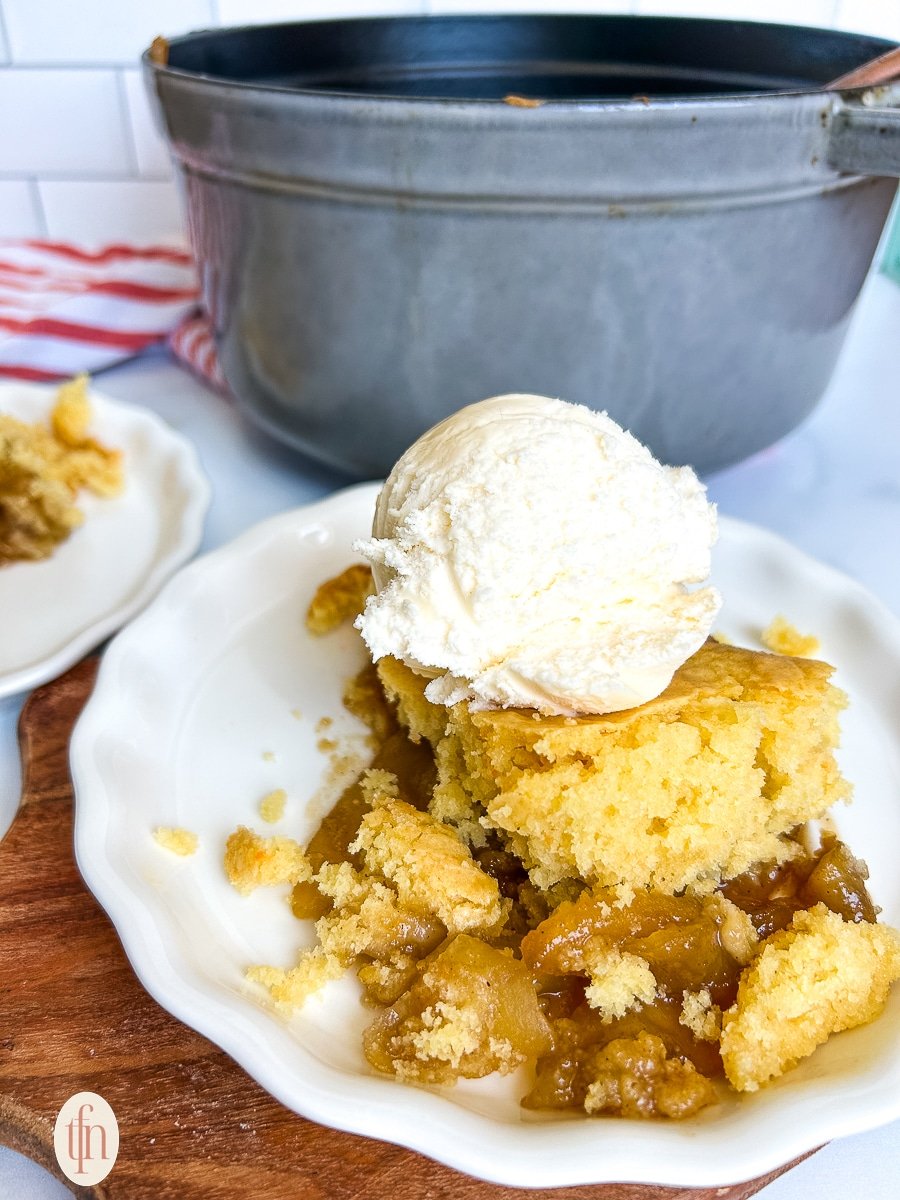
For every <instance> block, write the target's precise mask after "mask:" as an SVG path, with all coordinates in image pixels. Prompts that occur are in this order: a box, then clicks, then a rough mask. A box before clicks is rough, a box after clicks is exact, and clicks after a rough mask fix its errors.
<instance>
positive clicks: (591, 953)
mask: <svg viewBox="0 0 900 1200" xmlns="http://www.w3.org/2000/svg"><path fill="white" fill-rule="evenodd" d="M585 968H586V970H587V975H588V979H589V980H590V983H589V984H588V986H587V987H586V988H585V991H584V997H585V999H586V1000H587V1002H588V1004H589V1005H590V1006H591V1008H595V1009H597V1011H598V1012H599V1013H600V1015H601V1017H602V1019H603V1020H604V1021H612V1020H614V1019H615V1018H616V1017H623V1016H624V1015H625V1013H627V1012H628V1011H629V1009H632V1008H634V1006H635V1005H636V1004H639V1003H644V1004H649V1003H650V1002H651V1001H652V1000H653V998H654V996H655V995H656V979H655V977H654V975H653V972H652V971H651V970H650V964H649V963H648V962H647V961H646V960H645V959H643V958H639V957H638V955H636V954H629V953H628V952H627V951H625V952H623V951H621V950H617V949H616V948H614V947H608V946H603V945H602V944H600V945H597V946H596V948H594V947H593V946H591V944H590V943H588V946H587V947H586V948H585Z"/></svg>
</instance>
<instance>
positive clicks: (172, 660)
mask: <svg viewBox="0 0 900 1200" xmlns="http://www.w3.org/2000/svg"><path fill="white" fill-rule="evenodd" d="M375 495H376V489H375V487H373V486H372V485H365V486H362V487H358V488H353V489H350V490H348V491H345V492H342V493H339V494H337V495H335V496H333V497H331V498H329V499H327V500H325V501H322V502H321V503H319V504H316V505H313V506H311V507H309V508H305V509H300V510H297V511H294V512H290V513H286V514H284V515H282V516H279V517H275V518H274V519H272V520H269V521H266V522H265V523H264V524H262V525H259V526H257V527H256V528H255V529H253V530H251V531H250V532H249V533H247V534H245V535H244V536H242V537H241V538H239V539H238V540H237V541H235V542H234V543H232V544H231V545H229V546H227V547H225V548H224V549H222V550H219V551H217V552H215V553H214V554H211V555H208V556H207V557H205V558H203V559H200V560H198V561H197V562H196V563H194V564H192V565H191V566H189V567H187V568H186V569H185V570H183V571H182V572H181V573H180V574H179V575H178V576H177V577H176V578H175V579H173V580H172V581H171V582H170V583H169V585H168V586H167V587H166V589H165V590H164V591H163V592H162V594H161V595H160V596H159V598H158V599H157V600H156V601H155V603H154V604H153V605H152V606H151V607H150V608H149V609H148V610H147V611H146V612H145V613H144V614H142V616H141V617H139V618H138V619H137V620H136V621H135V622H134V623H133V624H132V625H131V626H129V628H128V629H126V630H125V631H124V632H123V633H121V634H120V635H119V637H118V638H117V639H116V640H115V641H114V642H113V644H112V645H111V646H110V648H109V649H108V651H107V653H106V656H105V658H104V660H103V664H102V667H101V671H100V677H99V680H98V683H97V687H96V690H95V692H94V695H93V697H92V698H91V700H90V702H89V703H88V706H87V708H86V709H85V712H84V715H83V716H82V717H81V719H80V721H79V723H78V726H77V728H76V731H75V734H74V737H73V741H72V770H73V776H74V780H75V791H76V798H77V806H76V822H75V844H76V853H77V857H78V863H79V866H80V868H81V871H82V874H83V875H84V877H85V879H86V880H87V882H88V885H89V886H90V888H91V889H92V891H93V892H94V894H95V895H96V896H97V898H98V899H99V901H100V902H101V904H102V905H103V906H104V907H105V909H106V911H107V912H108V913H109V915H110V917H111V918H112V920H113V922H114V923H115V925H116V927H117V929H118V931H119V934H120V936H121V938H122V941H123V943H124V945H125V949H126V951H127V953H128V956H129V958H130V959H131V962H132V964H133V966H134V968H135V970H136V972H137V973H138V975H139V976H140V978H141V980H142V982H143V983H144V985H145V987H146V988H147V990H148V991H149V992H150V993H151V994H152V995H153V996H154V997H155V998H156V999H157V1000H158V1001H159V1002H160V1003H161V1004H162V1005H163V1006H164V1007H166V1008H167V1009H169V1011H171V1012H172V1013H174V1014H175V1015H176V1016H177V1017H179V1018H181V1020H183V1021H185V1022H186V1023H187V1024H189V1025H191V1026H193V1027H194V1028H195V1029H197V1030H199V1031H200V1032H201V1033H203V1034H205V1035H206V1036H207V1037H209V1038H211V1039H212V1041H214V1042H216V1043H218V1045H220V1046H221V1047H222V1048H223V1049H224V1050H226V1051H227V1052H228V1053H229V1054H231V1055H232V1056H233V1057H234V1058H235V1059H236V1060H237V1061H238V1062H239V1063H240V1064H241V1065H242V1066H243V1067H244V1068H245V1069H246V1070H247V1071H248V1072H249V1074H250V1075H252V1076H253V1077H254V1078H255V1079H257V1080H258V1081H259V1082H260V1083H261V1084H262V1085H263V1086H264V1087H265V1088H267V1089H268V1090H269V1091H270V1092H271V1093H272V1094H273V1095H274V1096H276V1097H277V1098H278V1099H279V1100H281V1101H282V1102H283V1103H284V1104H286V1105H287V1106H288V1107H290V1108H292V1109H294V1110H295V1111H297V1112H299V1113H302V1114H303V1115H304V1116H307V1117H310V1118H312V1119H313V1120H316V1121H319V1122H321V1123H322V1124H324V1125H330V1126H334V1127H337V1128H341V1129H348V1130H352V1131H354V1132H356V1133H362V1134H368V1135H371V1136H374V1137H379V1138H384V1139H386V1140H388V1141H393V1142H398V1143H400V1144H402V1145H405V1146H409V1147H411V1148H413V1149H415V1150H419V1151H421V1152H422V1153H424V1154H427V1155H430V1156H431V1157H433V1158H436V1159H439V1160H441V1161H442V1162H445V1163H448V1164H450V1165H451V1166H454V1167H457V1168H459V1169H461V1170H463V1171H467V1172H469V1173H470V1174H472V1175H476V1176H480V1177H482V1178H484V1179H489V1180H495V1181H497V1182H502V1183H506V1184H510V1185H518V1186H525V1187H528V1186H531V1187H537V1186H550V1185H562V1184H580V1183H600V1182H607V1181H613V1180H621V1181H641V1182H650V1183H660V1184H671V1185H677V1184H697V1185H701V1184H705V1185H724V1184H729V1183H734V1182H737V1181H740V1180H744V1179H748V1178H751V1177H754V1176H756V1175H759V1174H762V1173H763V1172H765V1171H768V1170H770V1169H772V1168H774V1167H777V1166H779V1165H780V1164H782V1163H785V1162H787V1161H788V1160H790V1159H791V1158H792V1157H794V1156H795V1155H798V1154H800V1153H802V1152H804V1151H806V1150H809V1149H811V1148H813V1147H815V1146H818V1145H821V1143H823V1142H825V1141H828V1140H829V1139H830V1138H833V1137H836V1136H839V1135H841V1134H848V1133H853V1132H856V1131H859V1130H862V1129H866V1128H870V1127H873V1126H875V1125H878V1124H879V1123H883V1122H887V1121H890V1120H892V1119H893V1118H895V1117H897V1116H900V990H897V989H895V994H894V995H893V996H892V998H891V1001H890V1004H889V1006H888V1010H887V1012H886V1013H885V1014H884V1015H883V1016H882V1017H881V1018H880V1020H878V1021H877V1022H875V1023H873V1024H872V1025H869V1026H867V1027H865V1028H863V1029H858V1030H854V1031H852V1032H849V1033H845V1034H841V1035H840V1036H838V1037H835V1038H833V1039H832V1040H831V1042H830V1043H829V1044H828V1045H827V1046H826V1047H824V1048H822V1049H820V1050H819V1051H817V1052H816V1054H815V1055H814V1056H813V1057H812V1058H811V1059H809V1060H807V1062H806V1063H805V1064H803V1065H802V1066H801V1067H799V1068H798V1069H797V1070H795V1071H793V1072H791V1073H790V1074H788V1075H787V1076H786V1077H784V1078H783V1079H782V1080H781V1081H780V1082H778V1083H776V1084H775V1085H774V1086H772V1087H770V1088H768V1089H766V1090H764V1091H762V1092H760V1093H758V1094H756V1095H754V1096H748V1097H746V1098H744V1099H741V1100H736V1101H730V1102H726V1103H723V1104H722V1105H720V1106H718V1107H715V1108H712V1109H708V1110H706V1111H705V1112H704V1113H703V1114H701V1115H700V1116H699V1117H698V1118H696V1119H694V1120H691V1121H687V1122H684V1123H681V1124H679V1123H672V1124H666V1123H662V1122H637V1121H619V1120H615V1119H606V1120H604V1119H587V1118H578V1117H565V1118H560V1117H558V1116H557V1117H554V1116H549V1115H541V1114H534V1113H526V1112H525V1111H524V1110H522V1109H521V1108H520V1107H519V1103H518V1097H519V1096H520V1095H521V1094H522V1092H523V1091H524V1090H525V1084H524V1081H523V1079H522V1078H521V1077H517V1076H513V1077H508V1078H506V1079H502V1078H496V1079H494V1078H492V1079H486V1080H480V1081H474V1082H465V1083H461V1084H459V1085H457V1087H455V1088H449V1089H440V1088H435V1089H420V1088H415V1087H411V1086H406V1085H401V1084H399V1083H396V1082H394V1081H393V1080H391V1079H388V1078H384V1077H381V1076H377V1075H375V1074H374V1073H373V1072H372V1071H371V1069H369V1068H368V1066H367V1065H366V1063H365V1060H364V1058H363V1055H362V1052H361V1048H360V1033H361V1030H362V1028H363V1027H364V1025H365V1024H366V1022H367V1016H366V1014H365V1013H364V1012H363V1010H362V1008H361V1006H360V1004H359V1001H358V993H357V985H356V981H355V978H354V977H353V976H352V974H351V975H349V976H347V977H345V978H344V979H343V980H341V981H339V982H338V983H335V984H331V985H329V986H328V987H327V989H326V990H325V991H324V992H323V993H321V994H320V995H319V996H318V997H316V998H314V999H312V1000H311V1001H310V1002H309V1003H308V1004H307V1005H306V1007H305V1008H304V1009H303V1010H302V1011H301V1012H300V1013H299V1014H298V1015H296V1016H295V1017H294V1018H292V1019H291V1020H290V1021H286V1020H284V1019H282V1018H281V1017H279V1016H277V1015H276V1014H275V1013H274V1012H273V1011H271V1010H270V1009H269V1008H268V1007H267V1006H266V1002H265V998H264V995H263V993H262V990H261V989H256V988H254V987H251V986H250V985H248V984H246V983H245V981H244V978H243V971H244V969H245V967H246V966H247V965H248V964H251V963H256V962H264V963H274V964H280V965H288V964H290V963H292V962H293V961H294V958H295V955H296V951H297V948H298V946H300V945H301V944H303V945H309V944H311V940H312V931H311V928H310V927H309V926H310V924H311V923H308V922H304V923H300V922H297V921H295V920H294V919H293V917H291V916H290V914H289V911H288V907H287V905H286V904H285V902H284V899H283V896H282V895H281V894H280V893H276V892H275V891H274V890H260V891H258V892H256V893H254V894H253V895H251V896H250V897H247V898H241V897H240V896H238V895H237V893H235V892H234V891H233V890H232V888H231V887H230V886H229V885H228V884H227V883H226V881H225V877H224V873H223V869H222V850H223V846H224V842H225V838H226V837H227V835H228V833H229V832H230V831H231V830H232V829H234V828H235V826H236V825H238V824H241V823H244V824H250V825H255V826H256V827H257V828H263V829H266V828H269V829H271V828H272V827H266V826H263V825H262V823H261V822H260V821H259V820H258V819H257V814H256V804H257V802H258V800H259V799H260V797H261V796H263V795H264V794H265V793H267V792H269V791H270V790H272V789H273V788H276V787H283V788H285V789H286V791H287V793H288V797H289V801H288V808H287V812H286V814H285V817H284V819H283V820H282V821H281V822H280V823H279V825H278V826H275V827H274V829H275V830H276V831H278V832H284V833H291V834H294V835H296V836H298V837H300V838H301V839H303V838H305V837H306V836H307V835H308V834H309V833H310V832H311V830H312V829H313V828H314V826H315V824H316V820H317V818H318V817H319V816H320V815H321V812H322V808H323V803H324V802H323V801H322V799H321V798H319V799H317V800H316V799H314V800H312V802H311V801H310V798H311V797H312V796H313V794H314V793H315V791H316V787H317V785H318V783H319V781H320V779H321V777H322V776H323V773H324V772H325V767H326V760H325V758H324V757H323V755H322V753H321V752H320V751H319V750H317V748H316V740H317V732H316V728H315V726H316V722H317V721H318V720H319V719H320V718H321V717H323V716H330V717H332V718H333V720H334V726H333V729H334V730H335V731H337V733H338V734H340V735H342V736H351V735H352V734H353V732H354V731H355V730H358V728H359V727H358V726H356V724H355V722H354V720H353V718H351V717H350V716H349V715H348V714H347V713H345V712H343V710H342V709H341V703H340V692H341V686H342V683H343V681H344V680H345V679H346V678H347V677H348V675H349V674H350V673H351V672H352V671H353V670H354V669H355V667H356V666H357V664H358V663H360V662H361V659H362V653H361V648H360V647H361V644H360V643H359V642H358V639H357V635H356V634H355V633H354V632H353V631H352V630H350V629H349V628H348V629H345V630H343V631H339V632H336V633H334V634H331V635H329V636H328V637H326V638H322V639H313V638H310V637H308V636H307V634H306V633H305V631H304V627H303V614H304V611H305V608H306V605H307V603H308V601H309V599H310V597H311V595H312V593H313V590H314V589H315V587H316V586H317V585H318V584H319V583H320V582H321V581H322V580H323V579H325V578H327V577H329V576H330V575H332V574H334V573H336V572H337V571H339V570H341V569H343V567H344V566H346V565H347V563H348V561H350V560H351V558H352V554H351V551H350V543H351V542H352V540H353V539H354V537H357V536H360V535H363V534H365V533H366V532H367V530H368V527H369V523H370V520H371V513H372V509H373V504H374V499H375ZM721 525H722V536H721V541H720V543H719V546H718V548H717V552H716V561H715V572H714V573H715V579H716V582H717V583H718V584H719V586H720V587H721V588H722V589H723V591H724V594H725V596H726V597H727V603H726V606H725V610H724V613H723V617H722V620H721V623H720V628H721V629H722V631H723V632H724V633H726V634H728V635H729V636H731V637H732V638H734V639H736V640H740V641H743V642H745V643H747V644H758V643H755V638H756V635H757V634H758V632H759V630H760V629H761V628H762V627H763V626H764V625H766V624H768V622H769V620H770V619H771V618H772V617H773V616H774V615H775V614H776V613H778V612H781V613H784V614H785V615H786V616H787V617H788V618H789V619H791V620H792V621H793V622H794V623H795V624H796V625H797V626H798V627H799V628H800V629H802V630H807V631H814V632H816V633H817V634H818V635H819V636H820V637H821V639H822V646H823V653H824V655H825V656H827V657H828V658H829V659H831V660H832V661H833V662H835V663H836V664H837V666H838V682H839V683H841V684H842V685H843V686H844V687H845V688H847V689H848V691H849V692H850V694H851V697H852V707H851V708H850V711H849V713H848V714H847V717H846V721H845V730H846V734H845V743H846V744H845V749H844V752H843V765H844V768H845V770H846V772H847V773H848V775H849V776H850V777H851V778H852V779H853V780H854V781H855V783H856V786H857V800H856V803H855V805H854V806H853V807H852V808H850V809H848V810H845V811H842V812H840V813H839V814H838V826H839V828H840V830H841V831H842V833H844V834H845V835H846V836H847V838H848V840H849V842H850V845H851V846H852V847H853V848H854V849H855V850H856V851H857V852H858V853H860V854H862V855H864V856H865V857H866V858H867V859H868V861H869V865H870V867H871V883H872V889H873V892H874V895H875V898H876V900H877V901H878V902H879V903H880V904H881V905H882V906H883V908H884V919H886V920H888V921H891V922H892V923H895V924H898V923H900V872H897V870H896V862H897V857H898V854H900V805H898V800H897V797H898V795H900V745H898V737H900V735H898V730H900V632H898V625H897V623H896V622H895V621H894V620H893V618H891V617H890V616H889V615H888V614H887V613H886V611H884V610H883V609H882V608H881V606H880V605H879V604H878V603H877V602H876V601H875V600H873V599H872V598H871V597H870V596H869V595H868V594H867V593H866V592H864V591H863V590H862V589H861V588H860V587H858V586H857V585H856V584H854V583H852V582H851V581H850V580H848V579H846V578H844V577H843V576H841V575H838V574H837V573H835V572H834V571H832V570H830V569H828V568H826V567H823V566H821V565H819V564H817V563H815V562H813V561H812V560H811V559H809V558H806V557H805V556H804V555H802V554H800V553H799V552H798V551H796V550H794V549H793V548H792V547H791V546H789V545H788V544H787V543H785V542H783V541H781V540H779V539H778V538H775V537H773V536H772V535H771V534H769V533H766V532H764V531H762V530H759V529H756V528H753V527H751V526H747V525H743V524H739V523H736V522H733V521H729V520H727V519H725V520H722V522H721ZM297 710H299V712H300V714H302V716H301V718H300V719H298V717H297ZM330 732H331V731H330ZM158 824H162V825H180V826H186V827H187V828H189V829H192V830H195V831H196V832H197V833H198V834H199V836H200V850H199V852H198V854H197V855H196V856H194V857H193V858H188V859H177V858H175V857H174V856H172V855H170V854H168V853H167V852H165V851H163V850H161V849H160V848H159V847H158V846H157V845H156V844H155V843H154V841H153V839H152V836H151V831H152V830H153V828H154V827H155V826H156V825H158Z"/></svg>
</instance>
